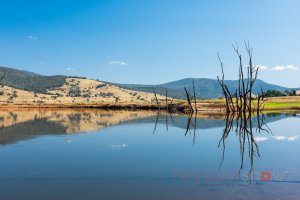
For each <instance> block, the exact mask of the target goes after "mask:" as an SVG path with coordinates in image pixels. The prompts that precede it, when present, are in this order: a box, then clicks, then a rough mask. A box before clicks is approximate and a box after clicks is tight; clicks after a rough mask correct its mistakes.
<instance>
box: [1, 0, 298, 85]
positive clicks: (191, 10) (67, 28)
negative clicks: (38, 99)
mask: <svg viewBox="0 0 300 200" xmlns="http://www.w3.org/2000/svg"><path fill="white" fill-rule="evenodd" d="M299 7H300V2H299V1H297V0H285V1H281V0H251V1H243V0H224V1H220V0H219V1H216V0H198V1H194V0H188V1H187V0H180V1H179V0H160V1H158V0H126V1H125V0H110V1H109V0H102V1H101V0H98V1H96V0H89V1H86V0H59V1H58V0H51V1H46V0H45V1H40V0H27V1H23V0H19V1H16V0H10V1H3V0H0V46H1V48H0V65H1V66H7V67H14V68H18V69H24V70H29V71H33V72H36V73H41V74H46V75H53V74H66V75H80V76H87V77H89V78H95V79H96V78H99V79H100V80H106V81H112V82H121V83H142V84H156V83H164V82H168V81H173V80H177V79H181V78H187V77H195V78H200V77H207V78H216V76H217V75H218V74H219V73H220V68H219V63H218V59H217V56H216V54H217V52H219V53H220V55H221V57H222V59H223V62H224V65H225V71H226V78H227V79H235V78H236V77H237V76H236V75H237V64H238V60H237V57H236V55H235V53H234V51H233V49H232V44H235V43H238V44H239V46H240V48H241V49H242V48H243V43H244V41H245V40H249V41H250V42H251V44H252V45H253V47H254V62H255V64H257V65H261V66H265V67H262V68H264V70H261V72H260V75H259V78H261V79H263V80H265V81H267V82H270V83H275V84H280V85H283V86H289V87H300V78H299V77H300V20H299V19H300V16H299V15H300V14H299V11H298V9H299ZM245 61H246V57H245ZM265 68H266V69H265Z"/></svg>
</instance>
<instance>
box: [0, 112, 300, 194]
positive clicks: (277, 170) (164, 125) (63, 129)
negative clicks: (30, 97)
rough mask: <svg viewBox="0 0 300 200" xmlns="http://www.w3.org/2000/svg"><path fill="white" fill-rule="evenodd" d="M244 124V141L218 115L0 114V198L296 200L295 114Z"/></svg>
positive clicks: (299, 176) (298, 134) (298, 132)
mask: <svg viewBox="0 0 300 200" xmlns="http://www.w3.org/2000/svg"><path fill="white" fill-rule="evenodd" d="M253 121H254V122H253V131H252V134H253V135H252V136H253V140H251V141H250V142H249V143H248V141H249V136H248V135H245V137H241V136H240V135H239V134H238V133H237V132H236V130H239V129H237V128H238V127H239V125H238V124H236V122H235V121H234V120H233V123H232V130H230V131H229V133H228V135H227V137H223V133H224V128H225V127H226V124H231V123H230V121H229V122H228V121H227V122H226V120H225V118H224V117H223V116H203V115H201V114H198V115H197V117H196V118H195V116H192V117H191V118H190V117H189V116H184V115H175V114H173V115H169V114H164V113H160V114H159V115H157V113H156V112H133V111H131V112H129V111H99V110H5V111H0V127H1V129H0V195H1V196H0V199H3V200H14V199H22V200H24V199H30V200H32V199H43V200H48V199H49V200H50V199H51V200H52V199H55V200H60V199H64V200H65V199H75V200H76V199H88V200H89V199H97V200H99V199H105V200H110V199H117V200H119V199H172V200H173V199H272V200H276V199H293V200H294V199H300V159H299V152H300V116H298V115H297V114H291V113H290V114H284V113H274V114H266V115H265V120H264V123H265V125H264V126H262V128H263V129H265V130H261V131H260V132H259V129H257V126H258V125H257V124H258V123H257V122H255V120H253ZM222 138H223V140H222ZM243 141H245V142H243ZM253 144H254V145H253ZM255 144H256V145H257V146H256V145H255ZM253 146H254V147H253ZM249 147H250V148H249ZM251 148H252V149H251ZM253 148H254V149H253ZM241 167H242V168H241Z"/></svg>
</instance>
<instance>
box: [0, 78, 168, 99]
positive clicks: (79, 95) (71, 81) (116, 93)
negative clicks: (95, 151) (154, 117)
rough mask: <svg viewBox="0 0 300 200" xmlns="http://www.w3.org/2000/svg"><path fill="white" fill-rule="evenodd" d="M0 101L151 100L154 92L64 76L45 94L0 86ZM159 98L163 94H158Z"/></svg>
mask: <svg viewBox="0 0 300 200" xmlns="http://www.w3.org/2000/svg"><path fill="white" fill-rule="evenodd" d="M0 92H1V95H0V102H1V103H15V104H27V103H28V104H40V103H43V104H47V103H49V104H72V103H74V104H81V103H88V104H92V103H103V102H104V103H116V102H117V103H122V102H127V103H130V102H134V103H151V102H152V103H154V102H155V98H154V94H151V93H146V92H139V91H132V90H127V89H123V88H119V87H117V86H114V85H110V84H106V83H103V82H99V81H95V80H89V79H80V78H68V79H67V80H66V83H65V84H64V85H63V86H62V87H59V88H54V89H51V90H49V91H48V94H39V93H37V94H35V93H33V92H28V91H24V90H19V89H15V88H12V87H8V86H4V87H2V88H0ZM158 98H159V99H161V100H162V101H163V100H164V99H165V97H163V96H160V95H158Z"/></svg>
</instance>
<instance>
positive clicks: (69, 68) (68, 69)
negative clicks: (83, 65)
mask: <svg viewBox="0 0 300 200" xmlns="http://www.w3.org/2000/svg"><path fill="white" fill-rule="evenodd" d="M66 70H67V71H75V69H74V68H72V67H67V68H66Z"/></svg>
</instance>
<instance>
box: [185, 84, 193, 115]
mask: <svg viewBox="0 0 300 200" xmlns="http://www.w3.org/2000/svg"><path fill="white" fill-rule="evenodd" d="M184 91H185V94H186V100H187V102H188V104H189V106H190V110H191V112H193V111H194V110H193V106H192V103H191V97H190V94H189V92H188V91H187V89H186V88H185V87H184Z"/></svg>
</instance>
